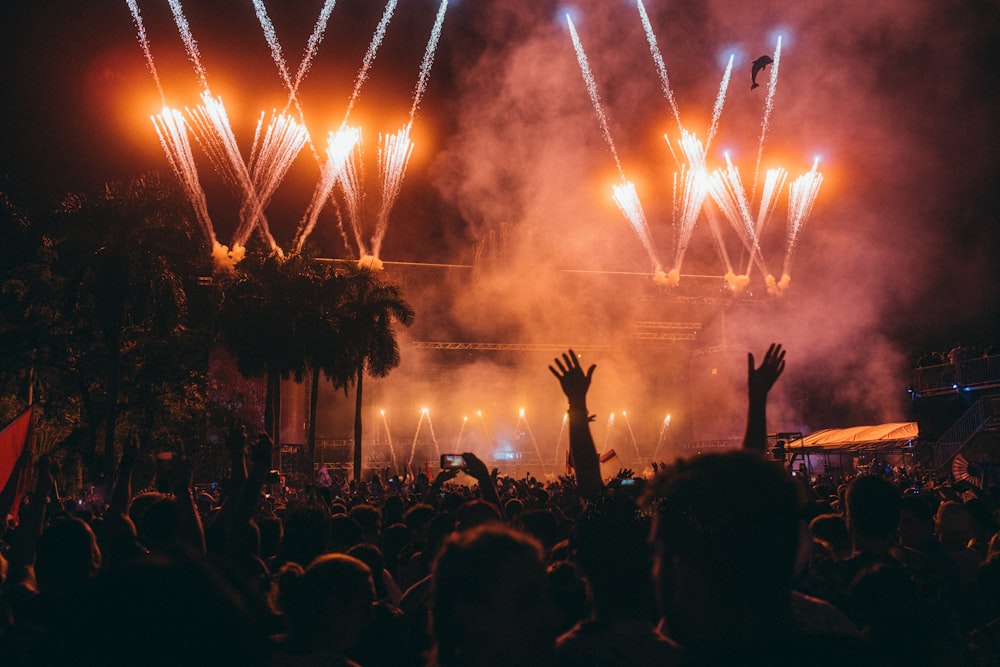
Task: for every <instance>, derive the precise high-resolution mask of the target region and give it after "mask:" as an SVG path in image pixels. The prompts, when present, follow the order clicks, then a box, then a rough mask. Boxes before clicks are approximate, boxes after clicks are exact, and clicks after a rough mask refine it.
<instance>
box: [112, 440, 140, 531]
mask: <svg viewBox="0 0 1000 667" xmlns="http://www.w3.org/2000/svg"><path fill="white" fill-rule="evenodd" d="M138 459H139V436H137V435H136V434H135V433H129V436H128V440H126V441H125V443H124V444H123V445H122V458H121V460H120V461H119V462H118V478H117V479H116V480H115V488H114V491H112V492H111V505H110V506H109V507H108V514H109V515H114V516H128V510H129V503H130V502H131V500H132V471H133V470H134V469H135V464H136V461H137V460H138Z"/></svg>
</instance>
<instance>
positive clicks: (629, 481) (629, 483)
mask: <svg viewBox="0 0 1000 667" xmlns="http://www.w3.org/2000/svg"><path fill="white" fill-rule="evenodd" d="M621 485H622V486H635V480H634V479H623V480H622V481H621Z"/></svg>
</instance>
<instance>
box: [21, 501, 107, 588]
mask: <svg viewBox="0 0 1000 667" xmlns="http://www.w3.org/2000/svg"><path fill="white" fill-rule="evenodd" d="M100 567H101V551H100V549H98V547H97V538H96V537H94V531H92V530H91V529H90V526H88V525H87V524H86V523H85V522H84V521H83V520H81V519H76V518H72V519H59V520H58V521H54V522H53V523H52V524H51V525H49V527H48V528H46V529H45V531H44V532H43V533H42V534H41V536H40V537H39V538H38V545H37V547H36V550H35V576H36V577H37V578H38V587H39V589H40V590H42V591H43V592H48V591H59V592H66V591H68V590H70V589H73V588H76V587H79V586H80V585H82V584H83V583H85V582H87V581H88V580H90V579H92V578H93V577H94V576H95V575H96V574H97V571H98V569H99V568H100Z"/></svg>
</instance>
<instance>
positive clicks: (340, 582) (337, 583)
mask: <svg viewBox="0 0 1000 667" xmlns="http://www.w3.org/2000/svg"><path fill="white" fill-rule="evenodd" d="M278 590H279V593H278V605H279V606H280V607H281V609H282V611H284V612H285V615H286V616H287V618H288V625H289V629H290V634H291V636H293V637H295V638H296V640H297V643H298V645H299V646H300V647H302V648H305V649H307V650H314V649H317V648H328V649H331V650H334V651H337V652H341V651H344V650H346V649H347V648H349V647H350V646H352V645H353V644H354V643H355V642H357V640H358V639H359V638H360V637H361V634H362V633H363V632H364V630H365V628H366V627H367V626H368V624H369V623H370V622H371V616H372V604H373V603H374V602H375V587H374V584H373V583H372V574H371V570H369V569H368V566H367V565H365V564H364V563H363V562H361V561H360V560H358V559H357V558H353V557H351V556H347V555H345V554H326V555H325V556H320V557H319V558H317V559H316V560H314V561H313V562H312V563H311V564H310V565H309V567H308V568H306V569H304V570H303V569H302V568H301V567H299V566H298V565H295V564H292V565H287V566H285V567H284V568H282V570H281V574H280V575H279V579H278Z"/></svg>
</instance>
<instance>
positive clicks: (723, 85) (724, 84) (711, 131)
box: [705, 56, 734, 151]
mask: <svg viewBox="0 0 1000 667" xmlns="http://www.w3.org/2000/svg"><path fill="white" fill-rule="evenodd" d="M733 58H734V56H729V63H728V64H727V65H726V71H725V72H724V73H723V75H722V81H721V82H720V83H719V94H718V95H716V97H715V106H714V107H712V124H711V126H709V128H708V136H707V137H706V138H705V150H706V151H707V150H708V147H709V146H710V145H711V144H712V139H714V138H715V133H716V131H717V130H718V129H719V118H720V117H721V116H722V107H723V105H725V103H726V90H727V89H728V88H729V79H730V76H731V75H732V73H733Z"/></svg>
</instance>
